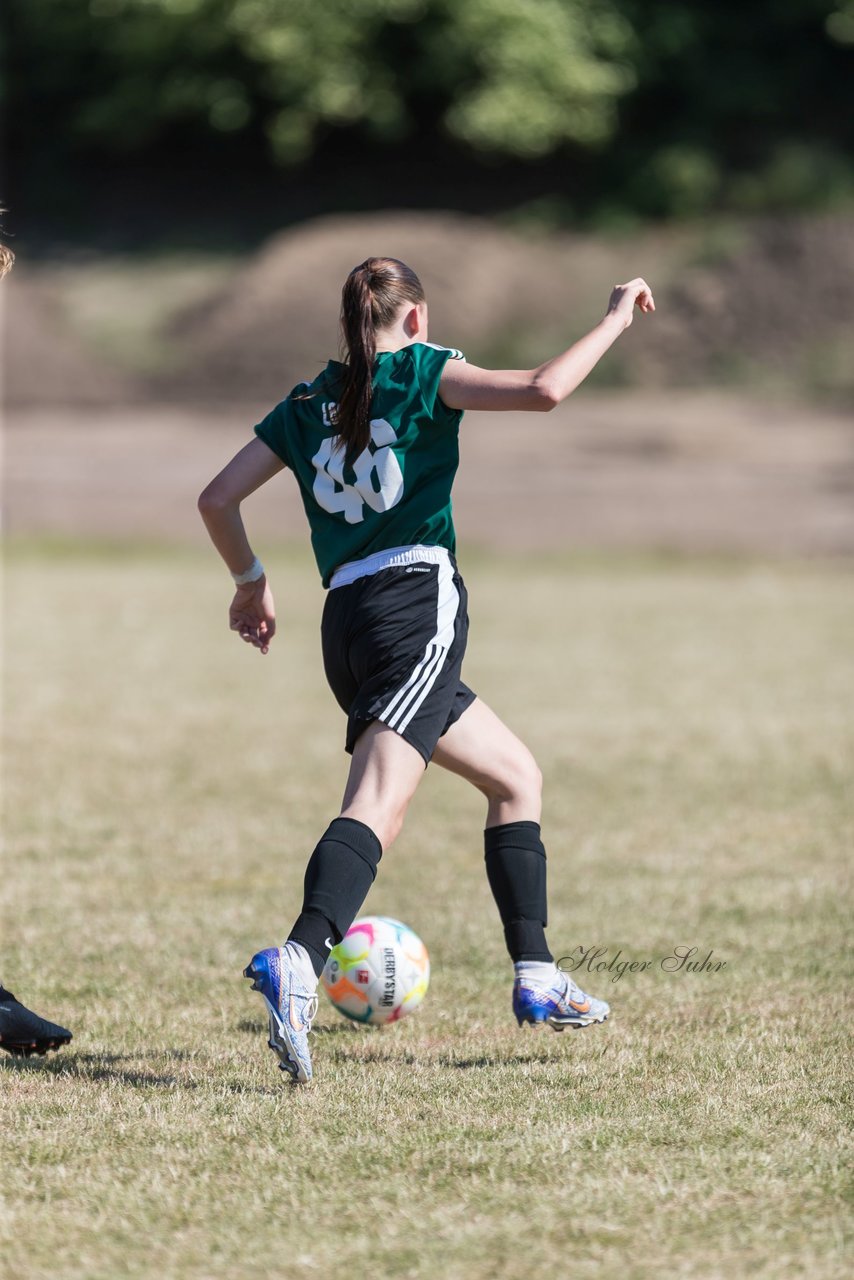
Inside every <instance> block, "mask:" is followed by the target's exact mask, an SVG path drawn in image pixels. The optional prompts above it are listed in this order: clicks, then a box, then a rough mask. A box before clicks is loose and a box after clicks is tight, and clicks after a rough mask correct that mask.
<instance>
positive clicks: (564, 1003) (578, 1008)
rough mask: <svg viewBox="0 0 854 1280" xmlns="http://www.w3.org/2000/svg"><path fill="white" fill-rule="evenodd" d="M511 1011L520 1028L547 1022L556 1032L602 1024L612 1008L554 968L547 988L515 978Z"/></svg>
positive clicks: (561, 970)
mask: <svg viewBox="0 0 854 1280" xmlns="http://www.w3.org/2000/svg"><path fill="white" fill-rule="evenodd" d="M513 1012H514V1014H515V1015H516V1021H517V1022H518V1023H519V1026H520V1027H521V1025H522V1023H523V1022H533V1023H535V1024H536V1023H540V1022H547V1023H548V1024H549V1026H551V1027H554V1029H555V1031H564V1030H565V1029H566V1028H567V1027H588V1026H590V1024H591V1023H592V1022H604V1021H605V1019H606V1018H607V1016H608V1014H609V1013H610V1012H611V1008H610V1005H609V1004H608V1003H607V1001H605V1000H597V999H596V998H595V996H588V995H586V994H585V992H583V991H582V990H581V988H580V987H579V986H577V985H576V984H575V983H574V982H573V980H572V978H571V977H570V976H569V974H568V973H564V971H563V969H557V968H556V969H555V976H554V979H553V980H552V981H551V982H550V983H549V985H548V986H539V985H535V984H534V983H533V982H531V981H530V980H529V979H525V978H517V979H516V981H515V982H514V983H513Z"/></svg>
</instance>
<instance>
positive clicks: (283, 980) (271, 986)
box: [245, 720, 424, 1081]
mask: <svg viewBox="0 0 854 1280" xmlns="http://www.w3.org/2000/svg"><path fill="white" fill-rule="evenodd" d="M423 776H424V759H423V757H422V756H421V755H420V754H419V752H418V751H417V750H416V749H415V747H413V746H411V745H410V744H409V743H408V742H406V741H405V740H404V739H403V738H402V737H400V736H399V735H398V734H397V733H395V731H394V730H393V729H389V728H388V727H387V726H386V725H384V724H381V723H380V722H379V721H376V720H375V721H373V722H372V723H371V724H369V725H368V727H367V728H366V729H365V730H364V731H363V732H362V733H361V734H360V736H359V737H358V739H357V740H356V742H355V745H354V747H353V759H352V763H351V765H350V772H349V776H348V779H347V786H346V788H345V792H344V799H343V801H342V805H341V813H340V815H339V816H338V817H337V818H335V819H334V820H333V822H331V823H330V825H329V827H328V828H327V830H326V831H325V833H324V834H323V836H322V837H321V839H320V841H319V843H318V845H317V847H316V848H315V850H314V852H313V853H312V855H311V857H310V858H309V861H308V866H307V867H306V871H305V880H304V892H303V903H302V910H301V911H300V914H299V916H298V917H297V919H296V921H295V923H294V925H293V928H292V929H291V931H290V933H289V934H288V938H287V941H286V942H285V944H284V946H282V947H269V948H267V949H266V950H265V951H259V952H258V953H257V954H256V955H255V956H253V957H252V960H251V961H250V962H249V965H248V966H247V968H246V970H245V974H246V977H247V978H251V979H252V980H253V985H254V987H255V988H256V989H257V990H259V991H260V992H261V994H262V995H263V997H264V1000H265V1001H266V1004H267V1009H268V1013H269V1018H270V1047H271V1048H272V1049H273V1050H274V1051H275V1052H276V1053H277V1054H278V1056H279V1060H280V1065H281V1066H282V1068H283V1070H286V1071H288V1072H289V1073H290V1074H291V1075H293V1076H294V1078H295V1079H297V1080H299V1081H305V1080H310V1079H311V1058H310V1054H309V1050H308V1039H307V1036H308V1031H309V1030H310V1027H311V1022H312V1019H313V1018H314V1014H315V1011H316V1008H317V996H316V994H315V993H316V988H317V980H318V978H319V977H320V974H321V972H322V970H323V966H324V964H325V963H326V958H327V956H328V955H329V951H330V948H331V947H333V946H334V945H336V943H338V942H340V941H341V939H342V937H343V936H344V934H345V933H346V932H347V930H348V929H349V927H350V925H351V924H352V923H353V920H354V919H355V918H356V916H357V914H358V912H359V908H360V907H361V905H362V903H363V902H364V900H365V898H366V896H367V894H368V891H369V889H370V887H371V885H372V884H373V882H374V878H375V877H376V874H377V865H378V863H379V861H380V858H381V857H382V854H383V849H384V848H388V846H389V845H390V844H391V843H392V841H393V840H394V839H395V837H396V836H397V834H398V832H399V830H400V826H401V824H402V822H403V818H404V814H405V813H406V809H407V806H408V805H409V801H410V800H411V799H412V796H413V795H414V794H415V789H416V787H417V786H418V783H419V782H420V780H421V779H422V778H423Z"/></svg>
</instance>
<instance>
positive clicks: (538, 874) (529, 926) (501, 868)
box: [483, 822, 554, 963]
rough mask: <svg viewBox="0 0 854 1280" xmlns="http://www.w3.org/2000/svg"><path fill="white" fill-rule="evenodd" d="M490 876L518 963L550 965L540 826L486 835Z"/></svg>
mask: <svg viewBox="0 0 854 1280" xmlns="http://www.w3.org/2000/svg"><path fill="white" fill-rule="evenodd" d="M483 843H484V848H485V850H486V875H487V879H488V880H489V887H490V889H491V890H492V896H493V897H494V899H495V901H496V904H497V906H498V912H499V914H500V916H501V923H502V924H503V925H504V940H505V942H506V943H507V950H508V951H509V952H510V958H511V959H512V960H513V962H514V963H516V962H518V961H519V960H540V961H549V960H552V959H553V958H554V957H553V956H552V953H551V952H550V951H549V948H548V945H547V944H546V935H545V925H546V923H547V915H546V851H545V849H544V848H543V842H542V840H541V839H540V824H539V823H538V822H505V823H504V825H503V826H500V827H487V829H486V830H485V831H484V833H483Z"/></svg>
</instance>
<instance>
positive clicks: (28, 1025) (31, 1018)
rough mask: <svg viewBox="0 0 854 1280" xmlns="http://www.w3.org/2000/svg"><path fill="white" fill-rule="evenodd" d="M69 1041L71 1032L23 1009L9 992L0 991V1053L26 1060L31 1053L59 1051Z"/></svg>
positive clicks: (0, 989)
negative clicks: (49, 1050)
mask: <svg viewBox="0 0 854 1280" xmlns="http://www.w3.org/2000/svg"><path fill="white" fill-rule="evenodd" d="M70 1039H71V1032H70V1031H66V1030H65V1027H60V1026H57V1024H56V1023H55V1022H48V1021H47V1020H46V1019H45V1018H40V1017H39V1015H38V1014H37V1013H33V1012H32V1011H31V1010H30V1009H27V1008H25V1007H24V1005H22V1004H21V1002H20V1000H16V999H15V997H14V996H13V995H12V992H11V991H7V990H6V988H5V987H0V1049H5V1050H6V1052H7V1053H11V1054H13V1055H14V1056H15V1057H16V1058H28V1057H29V1056H30V1054H32V1053H40V1054H45V1053H47V1051H48V1049H61V1048H62V1046H63V1045H64V1044H68V1042H69V1040H70Z"/></svg>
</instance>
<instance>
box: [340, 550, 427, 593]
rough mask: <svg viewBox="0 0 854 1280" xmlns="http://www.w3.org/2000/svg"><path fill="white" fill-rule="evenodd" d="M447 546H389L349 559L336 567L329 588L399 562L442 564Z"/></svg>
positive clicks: (343, 585)
mask: <svg viewBox="0 0 854 1280" xmlns="http://www.w3.org/2000/svg"><path fill="white" fill-rule="evenodd" d="M448 555H449V553H448V549H447V547H390V548H389V549H388V551H375V552H374V554H373V555H372V556H366V557H365V559H364V560H351V561H350V562H349V563H348V564H342V565H341V567H340V568H338V569H336V570H335V572H334V573H333V575H332V577H331V579H330V581H329V590H330V591H332V590H334V588H335V587H346V586H347V584H348V583H350V582H355V581H356V579H357V578H367V577H370V575H371V574H374V573H379V572H380V570H381V569H391V568H393V567H394V566H395V565H399V564H422V563H424V561H426V562H427V563H428V564H444V563H445V562H446V561H447V560H448Z"/></svg>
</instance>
